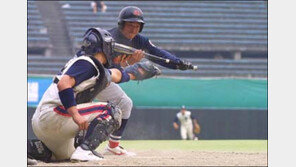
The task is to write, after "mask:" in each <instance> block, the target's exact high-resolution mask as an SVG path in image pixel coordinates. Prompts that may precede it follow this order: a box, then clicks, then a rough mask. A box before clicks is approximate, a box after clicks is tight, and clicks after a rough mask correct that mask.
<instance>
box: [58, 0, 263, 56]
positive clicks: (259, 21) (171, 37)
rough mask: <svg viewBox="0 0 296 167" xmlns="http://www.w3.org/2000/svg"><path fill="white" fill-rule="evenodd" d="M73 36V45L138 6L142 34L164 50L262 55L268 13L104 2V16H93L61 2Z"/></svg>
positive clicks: (243, 5) (251, 6)
mask: <svg viewBox="0 0 296 167" xmlns="http://www.w3.org/2000/svg"><path fill="white" fill-rule="evenodd" d="M60 3H61V4H62V5H63V4H66V3H68V4H70V5H71V7H70V8H66V9H63V11H64V14H65V18H66V20H67V22H68V25H69V31H70V34H71V36H73V37H74V38H75V41H76V42H77V44H79V42H80V41H81V37H82V34H83V33H84V31H85V30H86V29H87V28H89V27H93V26H99V27H102V28H105V29H110V28H112V27H115V26H116V25H117V17H118V13H119V12H120V10H121V9H122V7H124V6H128V5H135V6H138V7H140V8H141V9H142V10H143V12H144V16H145V21H146V24H145V28H144V30H143V34H144V35H147V36H148V37H149V38H150V39H151V40H152V41H153V42H154V43H155V44H157V45H159V46H161V47H162V48H164V49H174V50H196V51H199V50H260V51H262V50H266V49H267V10H266V4H265V3H264V2H263V1H261V2H258V1H255V2H252V1H247V2H244V1H242V2H239V1H235V2H233V1H221V2H219V1H214V2H210V1H207V2H203V1H201V2H198V1H193V2H191V1H182V2H181V1H180V2H178V1H169V2H167V1H157V2H156V1H106V5H108V10H107V12H106V13H100V12H99V13H97V14H93V13H92V10H91V8H90V2H84V1H73V2H67V1H61V2H60Z"/></svg>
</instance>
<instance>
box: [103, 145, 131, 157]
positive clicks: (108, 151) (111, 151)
mask: <svg viewBox="0 0 296 167" xmlns="http://www.w3.org/2000/svg"><path fill="white" fill-rule="evenodd" d="M103 154H105V155H124V156H134V155H136V154H135V153H133V152H128V151H126V150H125V149H124V148H123V147H121V146H117V147H114V148H110V147H109V145H107V146H106V148H105V150H104V153H103Z"/></svg>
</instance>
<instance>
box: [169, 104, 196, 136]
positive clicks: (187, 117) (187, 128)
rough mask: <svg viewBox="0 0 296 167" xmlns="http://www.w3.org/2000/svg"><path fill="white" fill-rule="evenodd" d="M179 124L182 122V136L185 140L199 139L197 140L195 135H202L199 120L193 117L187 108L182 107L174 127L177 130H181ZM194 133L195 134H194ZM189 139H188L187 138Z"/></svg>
mask: <svg viewBox="0 0 296 167" xmlns="http://www.w3.org/2000/svg"><path fill="white" fill-rule="evenodd" d="M178 122H180V124H181V127H180V134H181V138H182V139H183V140H186V139H189V140H193V139H197V137H196V138H195V135H194V133H196V134H199V133H200V126H199V124H198V123H197V120H196V119H195V118H194V117H193V116H192V115H191V112H190V111H187V110H186V108H185V106H182V108H181V111H180V112H178V113H177V115H176V117H175V120H174V123H173V126H174V128H175V129H176V130H177V129H179V125H178ZM192 123H193V124H194V131H193V124H192ZM193 132H194V133H193ZM187 137H188V138H187Z"/></svg>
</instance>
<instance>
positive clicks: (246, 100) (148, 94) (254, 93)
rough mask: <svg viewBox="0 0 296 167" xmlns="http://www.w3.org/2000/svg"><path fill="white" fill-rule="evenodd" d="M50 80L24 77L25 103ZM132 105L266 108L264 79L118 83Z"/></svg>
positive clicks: (36, 96)
mask: <svg viewBox="0 0 296 167" xmlns="http://www.w3.org/2000/svg"><path fill="white" fill-rule="evenodd" d="M51 82H52V78H49V77H29V78H28V89H29V90H28V106H30V107H35V106H36V105H37V104H38V102H39V100H40V99H41V97H42V95H43V93H44V91H45V90H46V88H47V87H48V86H49V84H50V83H51ZM120 86H121V87H122V89H123V90H124V91H125V92H126V93H127V95H128V96H129V97H130V98H131V99H132V100H133V103H134V106H136V107H147V108H151V107H155V108H160V107H167V108H180V106H181V105H186V106H188V107H191V108H204V109H207V108H212V109H267V80H266V79H262V80H259V79H257V80H256V79H181V78H179V79H177V78H153V79H149V80H145V81H142V82H135V81H131V82H128V83H123V84H120Z"/></svg>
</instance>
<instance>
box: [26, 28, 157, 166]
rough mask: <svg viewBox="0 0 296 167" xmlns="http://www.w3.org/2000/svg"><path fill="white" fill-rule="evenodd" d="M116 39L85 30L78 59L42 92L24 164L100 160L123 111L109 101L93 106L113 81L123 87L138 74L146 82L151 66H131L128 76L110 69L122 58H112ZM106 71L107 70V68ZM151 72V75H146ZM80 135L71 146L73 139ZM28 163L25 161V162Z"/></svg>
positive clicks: (120, 71) (124, 72) (120, 119)
mask: <svg viewBox="0 0 296 167" xmlns="http://www.w3.org/2000/svg"><path fill="white" fill-rule="evenodd" d="M113 43H114V39H113V38H112V36H111V34H110V33H109V32H107V31H106V30H103V29H101V28H90V29H89V30H88V31H86V33H85V35H84V38H83V43H82V46H81V50H80V53H81V54H80V55H79V56H75V57H74V58H73V59H71V60H69V61H68V63H67V64H66V65H65V66H64V68H62V70H61V72H60V73H59V74H58V75H56V76H55V77H54V79H53V82H52V84H51V85H50V86H49V87H48V89H47V90H46V91H45V93H44V95H43V97H42V99H41V101H40V102H39V105H38V107H37V108H36V111H35V113H34V115H33V118H32V128H33V131H34V133H35V135H36V136H37V138H38V140H28V160H30V163H31V162H32V161H31V160H34V159H37V160H41V161H45V162H50V161H53V160H67V159H70V160H71V161H97V160H101V159H102V158H103V156H102V155H101V154H99V153H98V152H96V151H95V149H96V148H97V147H98V146H99V145H100V144H101V143H102V142H103V141H105V140H107V138H108V136H109V135H110V134H111V133H113V132H114V131H116V130H117V129H118V128H119V127H120V126H121V124H122V112H121V110H120V108H118V106H116V105H115V104H112V103H111V102H108V103H107V102H97V103H95V102H93V100H94V98H95V97H96V96H97V95H98V94H99V93H100V92H101V91H102V90H104V89H105V88H106V87H107V86H108V85H110V84H111V83H112V82H116V83H122V82H127V81H129V79H130V78H133V77H135V76H134V75H133V74H135V75H138V73H137V71H139V70H140V71H142V72H143V73H142V74H143V76H141V75H140V74H139V76H141V78H149V77H152V76H151V75H145V72H149V73H150V72H152V73H155V74H156V72H155V71H153V70H154V69H152V68H151V67H150V66H149V65H138V66H134V67H133V68H132V69H131V70H129V72H131V74H129V73H127V72H126V71H124V70H123V69H118V68H110V67H112V65H113V60H114V59H116V58H118V57H119V58H120V56H121V55H114V54H112V53H113V46H114V45H113ZM106 67H107V68H110V69H107V68H106ZM146 69H152V71H149V70H146ZM79 130H80V131H84V132H85V135H83V139H82V140H80V142H79V143H77V145H76V148H75V147H74V138H75V136H76V134H77V133H78V132H79ZM28 163H29V161H28Z"/></svg>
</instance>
